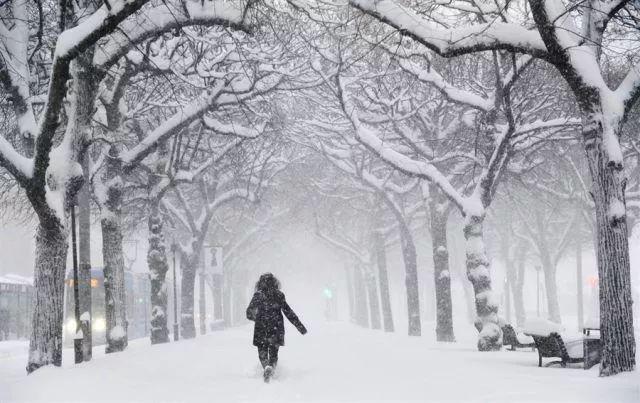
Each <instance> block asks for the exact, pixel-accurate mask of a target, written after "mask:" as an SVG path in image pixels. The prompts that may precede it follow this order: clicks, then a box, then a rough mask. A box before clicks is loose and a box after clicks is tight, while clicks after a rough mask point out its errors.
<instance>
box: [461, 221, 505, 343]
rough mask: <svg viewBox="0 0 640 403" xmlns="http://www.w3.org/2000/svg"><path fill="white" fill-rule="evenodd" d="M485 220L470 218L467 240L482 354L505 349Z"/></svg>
mask: <svg viewBox="0 0 640 403" xmlns="http://www.w3.org/2000/svg"><path fill="white" fill-rule="evenodd" d="M483 224H484V217H478V216H467V217H466V218H465V225H464V237H465V239H466V241H467V246H466V249H467V251H466V254H467V277H468V278H469V281H471V284H472V285H473V293H474V295H475V304H476V315H477V318H476V321H475V326H476V329H478V331H479V332H480V334H479V335H478V350H480V351H491V350H499V349H500V348H501V347H502V329H500V326H499V325H498V304H497V302H496V301H495V297H494V295H493V291H492V290H491V271H490V268H491V265H490V262H489V258H488V257H487V254H486V252H485V246H484V240H483Z"/></svg>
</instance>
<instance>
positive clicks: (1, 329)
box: [0, 274, 33, 341]
mask: <svg viewBox="0 0 640 403" xmlns="http://www.w3.org/2000/svg"><path fill="white" fill-rule="evenodd" d="M32 310H33V280H32V279H30V278H27V277H22V276H18V275H15V274H7V275H5V276H0V341H3V340H16V339H24V338H28V337H29V332H30V330H31V311H32Z"/></svg>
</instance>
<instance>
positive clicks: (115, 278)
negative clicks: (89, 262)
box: [100, 146, 128, 353]
mask: <svg viewBox="0 0 640 403" xmlns="http://www.w3.org/2000/svg"><path fill="white" fill-rule="evenodd" d="M121 167H122V166H121V163H120V158H119V156H118V151H117V149H116V148H115V146H113V147H112V148H111V149H110V150H109V157H108V158H107V166H106V173H105V178H104V179H105V186H106V200H105V202H104V205H102V206H101V209H102V211H101V215H102V217H101V219H100V226H101V229H102V260H103V264H104V299H105V305H104V310H105V322H106V330H105V331H106V334H105V336H106V340H107V346H106V349H105V351H106V352H107V353H114V352H119V351H122V350H124V349H125V348H126V347H127V344H128V335H127V333H128V322H127V307H126V295H125V285H124V255H123V252H122V238H123V236H122V169H121Z"/></svg>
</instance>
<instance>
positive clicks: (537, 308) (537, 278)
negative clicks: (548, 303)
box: [536, 266, 540, 317]
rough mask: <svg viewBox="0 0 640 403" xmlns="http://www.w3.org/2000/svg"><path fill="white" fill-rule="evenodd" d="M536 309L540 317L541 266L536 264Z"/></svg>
mask: <svg viewBox="0 0 640 403" xmlns="http://www.w3.org/2000/svg"><path fill="white" fill-rule="evenodd" d="M536 311H537V313H538V317H540V267H539V266H536Z"/></svg>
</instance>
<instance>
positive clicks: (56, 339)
mask: <svg viewBox="0 0 640 403" xmlns="http://www.w3.org/2000/svg"><path fill="white" fill-rule="evenodd" d="M40 219H41V220H43V218H42V217H41V218H40ZM47 221H48V222H46V223H45V224H44V225H43V223H42V222H41V223H40V224H39V225H38V229H37V231H36V261H35V273H34V293H35V294H34V305H33V315H32V317H31V337H30V340H29V359H28V363H27V373H31V372H33V371H35V370H36V369H38V368H40V367H42V366H45V365H50V364H53V365H55V366H58V367H59V366H61V365H62V320H63V316H64V277H65V267H66V264H67V250H68V247H69V243H68V240H67V235H68V234H67V231H66V230H65V229H64V227H63V226H62V225H61V224H60V223H59V222H58V220H57V219H56V218H49V220H47Z"/></svg>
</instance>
